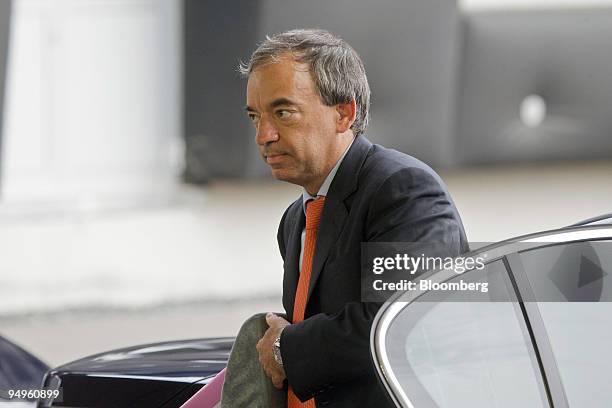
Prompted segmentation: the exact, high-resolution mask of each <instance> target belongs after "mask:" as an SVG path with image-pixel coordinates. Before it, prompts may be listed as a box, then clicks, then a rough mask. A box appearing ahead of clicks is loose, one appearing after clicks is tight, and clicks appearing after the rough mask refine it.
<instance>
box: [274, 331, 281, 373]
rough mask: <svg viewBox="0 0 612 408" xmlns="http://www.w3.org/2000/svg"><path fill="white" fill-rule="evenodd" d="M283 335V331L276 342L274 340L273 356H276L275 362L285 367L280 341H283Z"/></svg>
mask: <svg viewBox="0 0 612 408" xmlns="http://www.w3.org/2000/svg"><path fill="white" fill-rule="evenodd" d="M282 333H283V331H282V330H281V332H280V333H279V334H278V337H276V340H274V343H273V344H272V354H273V355H274V360H275V361H276V362H277V363H278V364H279V365H280V366H281V367H282V366H283V356H281V351H280V340H281V334H282Z"/></svg>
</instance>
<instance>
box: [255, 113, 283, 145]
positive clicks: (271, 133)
mask: <svg viewBox="0 0 612 408" xmlns="http://www.w3.org/2000/svg"><path fill="white" fill-rule="evenodd" d="M277 140H278V130H277V129H276V126H274V123H272V121H271V120H269V119H267V118H265V117H263V116H262V117H261V118H260V119H259V123H258V124H257V134H256V135H255V142H257V144H258V145H262V146H263V145H265V144H267V143H270V142H276V141H277Z"/></svg>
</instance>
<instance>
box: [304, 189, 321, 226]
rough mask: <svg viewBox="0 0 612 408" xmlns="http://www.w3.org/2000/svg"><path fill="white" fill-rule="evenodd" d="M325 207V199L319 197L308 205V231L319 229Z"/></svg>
mask: <svg viewBox="0 0 612 408" xmlns="http://www.w3.org/2000/svg"><path fill="white" fill-rule="evenodd" d="M324 205H325V197H317V198H315V199H314V200H311V201H308V202H307V203H306V229H307V230H310V229H318V228H319V221H321V214H323V206H324Z"/></svg>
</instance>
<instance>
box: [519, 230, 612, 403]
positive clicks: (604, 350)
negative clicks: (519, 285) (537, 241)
mask: <svg viewBox="0 0 612 408" xmlns="http://www.w3.org/2000/svg"><path fill="white" fill-rule="evenodd" d="M611 249H612V243H611V242H591V243H589V242H578V243H571V244H564V245H555V246H551V247H546V248H540V249H536V250H531V251H527V252H524V253H522V254H521V261H522V263H523V267H524V269H525V272H526V273H527V276H528V279H529V282H530V284H531V287H532V289H533V291H534V295H535V299H537V300H539V302H538V308H539V311H540V315H541V317H542V320H543V323H544V327H545V329H546V333H547V335H548V340H549V342H550V345H551V348H552V352H553V355H554V359H555V362H556V364H557V368H558V370H559V375H560V377H561V382H562V384H563V388H564V391H565V395H566V398H567V400H568V403H569V405H570V406H572V407H609V406H610V401H612V387H610V378H609V375H610V367H612V353H610V345H612V324H610V319H611V317H612V303H611V302H610V300H612V278H611V276H612V270H611V269H612V251H611Z"/></svg>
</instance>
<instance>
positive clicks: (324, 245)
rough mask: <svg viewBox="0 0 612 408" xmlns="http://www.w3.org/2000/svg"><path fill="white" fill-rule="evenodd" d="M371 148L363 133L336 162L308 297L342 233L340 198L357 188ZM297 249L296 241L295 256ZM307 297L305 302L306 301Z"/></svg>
mask: <svg viewBox="0 0 612 408" xmlns="http://www.w3.org/2000/svg"><path fill="white" fill-rule="evenodd" d="M371 147H372V143H370V141H369V140H368V139H366V138H365V136H357V137H356V138H355V141H354V142H353V144H352V146H351V147H350V149H349V151H348V152H347V153H346V156H344V160H343V161H342V163H341V164H340V167H339V168H338V172H337V173H336V175H335V177H334V180H333V181H332V184H331V186H330V188H329V191H328V193H327V197H326V198H325V207H324V208H323V216H322V217H321V223H320V225H319V232H318V233H317V243H316V247H315V254H314V259H313V262H312V274H311V276H310V284H309V286H308V300H309V299H310V296H311V294H312V291H313V289H314V287H315V284H316V282H317V279H318V278H319V275H320V274H321V271H322V269H323V265H324V264H325V261H326V260H327V257H328V256H329V252H330V250H331V248H332V247H333V246H334V243H335V242H336V240H337V239H338V236H339V235H340V232H342V228H343V227H344V223H345V222H346V219H347V218H348V210H347V208H346V205H345V204H344V201H345V200H346V199H347V198H348V197H349V196H350V195H351V194H352V193H353V192H354V191H355V190H357V187H358V184H357V182H358V175H359V171H360V170H361V166H362V165H363V162H364V161H365V159H366V157H367V154H368V152H369V151H370V148H371ZM302 228H303V226H302ZM300 233H301V229H300ZM299 250H300V247H299V241H298V257H299ZM296 287H297V281H296V284H295V286H294V287H293V296H294V297H295V290H296ZM308 300H307V303H306V304H308Z"/></svg>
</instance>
